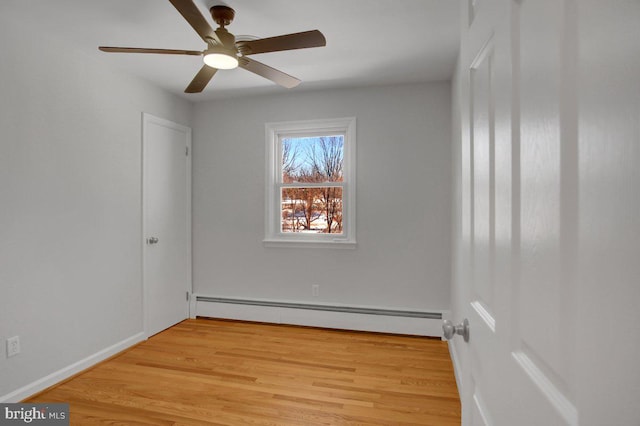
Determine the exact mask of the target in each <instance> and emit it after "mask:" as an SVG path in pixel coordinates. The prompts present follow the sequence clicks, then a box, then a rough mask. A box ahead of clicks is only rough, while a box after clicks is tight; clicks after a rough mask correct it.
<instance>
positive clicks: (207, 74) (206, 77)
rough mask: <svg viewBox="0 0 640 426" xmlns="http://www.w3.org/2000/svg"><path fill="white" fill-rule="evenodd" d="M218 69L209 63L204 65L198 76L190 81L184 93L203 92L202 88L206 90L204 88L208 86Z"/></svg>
mask: <svg viewBox="0 0 640 426" xmlns="http://www.w3.org/2000/svg"><path fill="white" fill-rule="evenodd" d="M216 71H218V70H217V69H215V68H211V67H210V66H209V65H203V66H202V68H200V71H198V74H196V76H195V77H193V80H191V83H189V86H187V88H186V89H184V93H200V92H202V90H204V88H205V87H206V86H207V84H208V83H209V81H211V79H212V78H213V76H214V75H215V73H216Z"/></svg>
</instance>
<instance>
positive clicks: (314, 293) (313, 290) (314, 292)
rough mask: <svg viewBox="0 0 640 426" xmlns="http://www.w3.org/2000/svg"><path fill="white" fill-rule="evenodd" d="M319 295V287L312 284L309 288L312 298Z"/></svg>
mask: <svg viewBox="0 0 640 426" xmlns="http://www.w3.org/2000/svg"><path fill="white" fill-rule="evenodd" d="M319 294H320V286H319V285H318V284H314V285H312V286H311V295H312V296H313V297H318V295H319Z"/></svg>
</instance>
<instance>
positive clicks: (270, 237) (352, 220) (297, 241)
mask: <svg viewBox="0 0 640 426" xmlns="http://www.w3.org/2000/svg"><path fill="white" fill-rule="evenodd" d="M329 135H344V144H343V160H342V161H343V165H342V167H343V173H342V175H343V176H342V177H343V181H342V182H340V183H337V182H326V183H323V184H301V185H300V186H302V187H311V186H323V187H326V186H338V187H341V188H342V220H343V224H342V233H341V234H325V233H317V234H310V233H297V232H282V222H281V220H282V211H281V209H282V204H281V196H282V188H283V182H282V143H281V141H282V139H283V138H287V137H313V136H329ZM265 140H266V156H265V157H266V167H265V169H266V179H265V187H266V191H265V238H264V240H263V243H264V245H265V246H267V247H333V248H355V247H356V232H355V231H356V203H355V201H356V119H355V117H345V118H330V119H320V120H303V121H283V122H276V123H266V124H265Z"/></svg>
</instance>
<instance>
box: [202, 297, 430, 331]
mask: <svg viewBox="0 0 640 426" xmlns="http://www.w3.org/2000/svg"><path fill="white" fill-rule="evenodd" d="M200 296H204V295H200ZM193 297H194V299H195V298H196V297H197V295H194V296H193ZM327 306H329V305H327ZM332 307H339V306H338V305H336V306H332ZM358 308H371V309H380V308H373V307H358ZM195 311H196V315H197V316H202V317H211V318H224V319H234V320H241V321H259V322H267V323H273V324H291V325H302V326H310V327H323V328H334V329H342V330H357V331H371V332H380V333H395V334H411V335H417V336H432V337H440V336H441V333H442V320H441V319H433V318H414V317H405V316H394V315H380V314H367V313H353V312H335V311H323V310H317V309H305V308H289V307H280V306H260V305H248V304H247V305H244V304H239V303H220V302H211V301H202V300H198V301H196V310H195ZM436 312H442V311H436Z"/></svg>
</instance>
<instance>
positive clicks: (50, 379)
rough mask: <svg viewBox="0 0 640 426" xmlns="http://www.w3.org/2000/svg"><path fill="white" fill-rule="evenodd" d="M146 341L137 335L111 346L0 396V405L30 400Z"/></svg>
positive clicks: (142, 334) (141, 334)
mask: <svg viewBox="0 0 640 426" xmlns="http://www.w3.org/2000/svg"><path fill="white" fill-rule="evenodd" d="M143 340H145V337H144V333H142V332H141V333H138V334H135V335H133V336H131V337H129V338H127V339H124V340H122V341H120V342H118V343H116V344H115V345H112V346H109V347H108V348H105V349H103V350H101V351H99V352H96V353H95V354H93V355H89V356H88V357H86V358H84V359H82V360H80V361H78V362H75V363H73V364H71V365H69V366H67V367H64V368H62V369H60V370H58V371H55V372H53V373H51V374H49V375H48V376H45V377H43V378H41V379H38V380H36V381H34V382H31V383H29V384H28V385H26V386H23V387H21V388H20V389H17V390H15V391H13V392H11V393H8V394H6V395H3V396H0V403H8V402H19V401H22V400H23V399H25V398H28V397H29V396H31V395H34V394H36V393H38V392H40V391H43V390H45V389H46V388H48V387H50V386H53V385H55V384H56V383H59V382H61V381H63V380H64V379H67V378H69V377H71V376H73V375H74V374H77V373H79V372H81V371H82V370H86V369H87V368H89V367H91V366H93V365H95V364H97V363H99V362H100V361H103V360H105V359H107V358H109V357H110V356H113V355H115V354H117V353H118V352H121V351H123V350H125V349H127V348H129V347H131V346H133V345H135V344H136V343H138V342H141V341H143Z"/></svg>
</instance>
